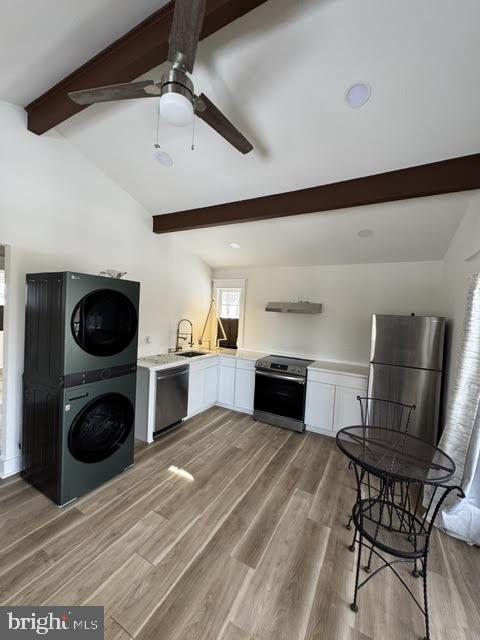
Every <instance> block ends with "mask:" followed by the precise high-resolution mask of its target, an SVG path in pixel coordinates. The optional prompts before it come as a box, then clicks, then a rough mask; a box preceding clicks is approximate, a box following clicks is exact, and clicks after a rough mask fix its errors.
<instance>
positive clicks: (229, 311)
mask: <svg viewBox="0 0 480 640" xmlns="http://www.w3.org/2000/svg"><path fill="white" fill-rule="evenodd" d="M245 286H246V280H242V279H238V278H236V279H234V278H222V279H218V280H214V281H213V299H214V300H215V304H216V306H217V313H218V316H219V318H220V319H221V321H222V325H223V328H224V330H225V333H226V335H227V338H226V339H225V338H224V336H223V331H222V329H221V327H220V324H219V323H217V327H216V331H215V333H214V335H215V339H216V340H217V341H218V340H220V342H219V344H220V346H221V347H226V348H229V349H237V348H243V347H244V344H243V329H244V320H245Z"/></svg>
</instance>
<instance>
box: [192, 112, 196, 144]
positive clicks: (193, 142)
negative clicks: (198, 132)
mask: <svg viewBox="0 0 480 640" xmlns="http://www.w3.org/2000/svg"><path fill="white" fill-rule="evenodd" d="M192 151H195V118H193V120H192Z"/></svg>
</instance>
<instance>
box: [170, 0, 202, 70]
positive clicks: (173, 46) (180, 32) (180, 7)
mask: <svg viewBox="0 0 480 640" xmlns="http://www.w3.org/2000/svg"><path fill="white" fill-rule="evenodd" d="M205 6H206V0H176V2H175V10H174V13H173V23H172V30H171V32H170V41H169V49H168V59H169V60H170V62H178V61H179V56H178V54H181V56H180V62H181V63H182V64H184V65H185V68H186V70H187V71H188V72H189V73H192V71H193V65H194V64H195V55H196V53H197V45H198V41H199V39H200V32H201V30H202V25H203V19H204V17H205Z"/></svg>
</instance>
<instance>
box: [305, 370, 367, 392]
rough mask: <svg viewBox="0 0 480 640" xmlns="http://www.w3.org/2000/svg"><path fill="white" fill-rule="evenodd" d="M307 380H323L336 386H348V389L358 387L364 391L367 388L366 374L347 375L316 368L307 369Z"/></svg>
mask: <svg viewBox="0 0 480 640" xmlns="http://www.w3.org/2000/svg"><path fill="white" fill-rule="evenodd" d="M308 380H309V381H310V380H311V381H312V382H323V383H324V384H333V385H335V386H337V387H349V388H350V389H358V390H359V391H365V389H366V388H367V376H365V377H363V376H349V375H346V374H343V373H331V372H329V371H318V370H316V369H309V370H308Z"/></svg>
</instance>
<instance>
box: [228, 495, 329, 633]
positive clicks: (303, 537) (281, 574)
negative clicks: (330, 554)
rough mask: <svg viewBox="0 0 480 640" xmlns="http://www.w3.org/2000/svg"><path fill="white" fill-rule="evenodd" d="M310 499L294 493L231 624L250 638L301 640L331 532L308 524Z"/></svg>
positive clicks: (312, 523) (310, 521)
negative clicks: (251, 636) (252, 636)
mask: <svg viewBox="0 0 480 640" xmlns="http://www.w3.org/2000/svg"><path fill="white" fill-rule="evenodd" d="M311 502H312V496H311V495H310V494H309V493H306V492H303V491H299V490H298V489H297V490H295V492H294V494H293V496H292V498H291V500H290V502H289V505H288V507H287V509H286V511H285V513H284V515H283V517H282V519H281V521H280V523H279V525H278V527H277V529H276V531H275V534H274V536H273V538H272V540H271V542H270V544H269V547H268V549H267V551H266V553H265V555H264V556H263V558H262V560H261V562H260V564H259V566H258V568H257V569H256V571H255V572H254V573H253V574H252V578H251V580H250V582H249V584H248V587H247V590H246V592H245V595H244V597H243V599H242V601H241V603H240V606H239V607H238V609H237V611H236V613H235V615H234V617H233V619H232V622H233V623H234V624H236V625H237V626H238V627H239V628H240V629H243V630H244V631H245V632H247V633H249V634H250V635H254V636H256V635H257V636H258V637H259V638H276V639H277V640H303V638H304V636H305V632H306V628H307V624H308V618H309V615H310V610H311V606H312V602H313V597H314V595H315V589H316V584H317V580H318V576H319V574H320V569H321V565H322V560H323V554H324V551H325V547H326V543H327V540H328V536H329V533H330V531H329V529H327V528H326V527H321V526H319V525H317V524H316V523H315V522H313V521H312V520H309V519H308V512H309V511H310V507H311Z"/></svg>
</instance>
